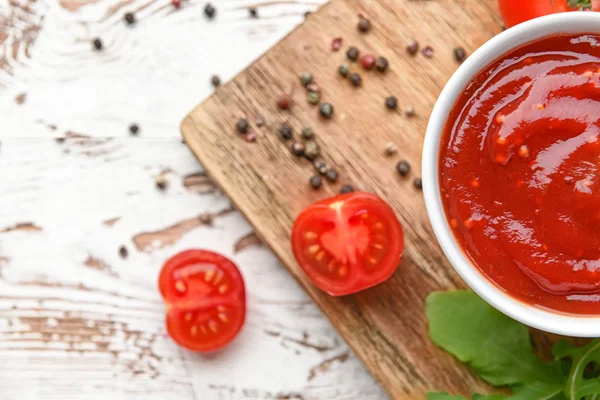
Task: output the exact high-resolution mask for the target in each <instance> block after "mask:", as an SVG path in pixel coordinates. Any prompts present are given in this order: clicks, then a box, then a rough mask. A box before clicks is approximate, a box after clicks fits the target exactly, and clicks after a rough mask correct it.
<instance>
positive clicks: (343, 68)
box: [338, 63, 350, 78]
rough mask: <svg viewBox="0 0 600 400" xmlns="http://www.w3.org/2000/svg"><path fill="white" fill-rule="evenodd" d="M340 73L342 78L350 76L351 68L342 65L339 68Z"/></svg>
mask: <svg viewBox="0 0 600 400" xmlns="http://www.w3.org/2000/svg"><path fill="white" fill-rule="evenodd" d="M338 72H339V73H340V75H341V76H343V77H344V78H345V77H347V76H348V72H350V66H349V65H348V64H346V63H344V64H342V65H340V67H339V68H338Z"/></svg>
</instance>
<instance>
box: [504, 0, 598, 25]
mask: <svg viewBox="0 0 600 400" xmlns="http://www.w3.org/2000/svg"><path fill="white" fill-rule="evenodd" d="M499 7H500V14H501V15H502V19H503V20H504V24H505V25H506V27H507V28H510V27H513V26H515V25H518V24H520V23H521V22H525V21H529V20H530V19H534V18H537V17H542V16H544V15H549V14H556V13H560V12H566V11H579V8H577V7H569V6H568V4H567V0H527V1H523V0H499ZM592 11H600V1H599V0H593V1H592Z"/></svg>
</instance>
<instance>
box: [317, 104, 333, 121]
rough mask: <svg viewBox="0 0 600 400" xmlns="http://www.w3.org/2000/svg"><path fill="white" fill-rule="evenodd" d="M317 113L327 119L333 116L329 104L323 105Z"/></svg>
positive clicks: (331, 107)
mask: <svg viewBox="0 0 600 400" xmlns="http://www.w3.org/2000/svg"><path fill="white" fill-rule="evenodd" d="M319 112H320V113H321V116H322V117H323V118H327V119H329V118H331V116H332V115H333V106H332V105H331V104H329V103H323V104H321V106H320V107H319Z"/></svg>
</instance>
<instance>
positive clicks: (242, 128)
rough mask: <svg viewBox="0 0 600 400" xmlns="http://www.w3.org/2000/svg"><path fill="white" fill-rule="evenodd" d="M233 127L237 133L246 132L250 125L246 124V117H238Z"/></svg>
mask: <svg viewBox="0 0 600 400" xmlns="http://www.w3.org/2000/svg"><path fill="white" fill-rule="evenodd" d="M235 127H236V129H237V130H238V132H239V133H246V132H248V128H249V127H250V125H249V124H248V120H247V119H245V118H240V119H238V122H237V123H236V124H235Z"/></svg>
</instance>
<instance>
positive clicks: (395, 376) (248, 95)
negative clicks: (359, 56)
mask: <svg viewBox="0 0 600 400" xmlns="http://www.w3.org/2000/svg"><path fill="white" fill-rule="evenodd" d="M495 3H496V2H495V1H494V0H437V1H410V0H377V1H366V0H365V1H360V0H349V1H343V0H332V1H331V2H330V3H329V4H327V5H326V6H324V7H323V8H322V9H320V10H319V11H318V12H317V13H315V14H313V15H311V16H310V17H309V18H307V21H306V22H305V23H304V24H303V25H301V26H300V27H299V28H298V29H296V30H295V31H293V32H292V33H291V34H290V35H289V36H287V37H286V38H285V39H284V40H283V41H282V42H280V43H279V44H278V45H276V46H275V47H274V48H273V49H271V50H270V51H269V52H268V53H267V54H265V55H264V56H263V57H261V58H260V59H259V60H257V61H256V62H255V63H254V64H253V65H251V66H250V67H249V68H248V69H247V70H245V71H244V72H242V73H241V74H240V75H238V76H237V77H236V78H235V79H233V80H232V81H231V82H229V83H228V84H227V85H224V86H222V87H220V88H219V89H218V90H217V91H216V93H215V94H214V95H213V96H212V97H211V98H209V99H208V100H207V101H205V102H204V103H203V104H201V105H200V106H198V107H197V108H196V109H195V110H193V111H192V112H191V113H190V114H189V115H188V116H187V117H186V119H185V120H184V121H183V124H182V133H183V136H184V138H185V141H186V142H187V144H188V145H189V147H190V148H191V150H192V151H193V152H194V154H195V155H196V156H197V158H198V160H199V161H200V162H201V163H202V165H203V166H204V167H205V168H206V170H207V171H208V172H209V173H210V175H211V176H212V177H213V179H214V180H215V181H216V182H217V184H218V185H220V186H221V187H222V189H223V190H224V191H225V193H226V194H227V195H228V196H229V197H230V198H231V200H232V201H233V203H234V204H235V206H236V207H237V208H238V209H239V210H240V211H241V212H242V213H243V214H244V215H245V216H246V217H247V218H248V220H249V221H250V223H251V224H252V225H253V226H254V227H255V228H256V231H257V233H258V235H259V236H260V237H261V238H262V239H263V240H264V241H265V243H267V244H268V246H269V247H270V248H271V249H272V250H273V251H274V252H275V254H276V255H277V256H278V257H279V258H280V259H281V261H282V262H283V264H284V265H285V266H286V267H287V268H288V269H289V270H290V272H291V273H292V275H293V276H294V277H295V278H296V279H297V280H298V281H300V283H301V284H302V286H303V287H304V288H305V289H306V290H307V292H308V293H309V294H310V296H311V297H312V298H313V299H314V301H315V302H316V303H317V304H318V305H319V306H320V307H321V308H322V309H323V310H324V312H325V313H326V315H327V316H328V317H329V318H330V320H331V321H332V323H333V324H334V326H335V327H336V329H338V331H339V332H340V333H341V334H342V336H343V337H344V338H345V339H346V340H347V342H348V343H349V345H350V346H351V347H352V349H353V350H354V351H355V352H356V354H357V355H358V356H359V357H360V358H361V360H362V361H363V362H364V363H365V365H366V366H367V368H368V369H369V370H370V371H371V372H372V373H373V375H374V376H375V377H376V379H377V380H378V381H379V382H380V383H381V384H382V386H383V387H384V389H385V390H386V391H387V392H388V393H389V394H390V396H391V397H392V398H395V399H413V398H423V397H424V394H425V393H426V392H427V391H430V390H447V391H450V392H454V393H462V394H465V395H467V394H470V393H472V392H477V391H482V392H489V390H490V389H489V388H488V387H486V386H485V385H483V384H482V383H481V382H479V381H478V380H477V379H476V378H474V377H473V376H472V375H471V373H470V372H469V371H468V369H466V368H465V367H463V366H462V365H460V364H459V363H457V362H456V361H455V360H454V359H452V357H450V356H449V355H447V354H445V353H444V352H443V351H441V350H440V349H438V348H436V347H435V346H434V345H433V344H432V343H431V342H430V340H429V338H428V334H427V322H426V319H425V312H424V302H425V298H426V296H427V295H428V294H429V293H430V292H432V291H434V290H440V289H454V288H458V287H463V286H464V283H463V282H462V281H461V280H460V278H459V277H458V276H457V275H456V273H455V272H454V270H453V269H452V267H451V266H450V265H449V263H448V262H447V260H446V258H445V257H444V255H443V253H442V251H441V249H440V248H439V246H438V245H437V242H436V240H435V238H434V235H433V233H432V230H431V227H430V224H429V222H428V218H427V214H426V210H425V206H424V202H423V198H422V194H421V192H419V191H418V190H416V189H415V188H414V187H413V186H412V179H413V178H415V177H418V176H420V159H421V149H422V141H423V135H424V132H425V128H426V124H427V120H428V117H429V114H430V112H431V109H432V107H433V105H434V103H435V100H436V98H437V96H438V94H439V92H440V91H441V89H442V87H443V85H444V84H445V82H446V81H447V80H448V78H449V77H450V75H451V74H452V72H453V71H454V70H455V69H456V68H457V66H458V64H457V62H456V61H455V60H454V59H453V55H452V53H453V49H454V48H455V47H458V46H461V47H464V48H465V49H466V50H467V52H471V51H473V50H474V49H476V48H477V47H478V46H480V45H481V44H483V43H484V42H485V41H486V40H488V39H489V38H491V37H492V36H494V35H495V34H497V33H499V32H500V31H501V25H500V24H501V22H500V19H499V17H498V14H497V10H496V7H495ZM358 14H363V15H365V16H366V17H368V18H369V19H370V20H371V22H372V25H373V26H372V29H371V31H370V32H369V33H367V34H362V33H360V32H358V31H357V29H356V23H357V20H358V17H357V15H358ZM335 37H341V38H343V41H344V45H343V46H342V49H341V50H340V51H338V52H333V51H332V50H331V40H332V39H333V38H335ZM413 38H414V39H416V40H418V41H419V42H420V44H421V47H423V46H431V47H432V48H433V50H434V55H433V57H432V58H426V57H424V56H423V55H422V54H420V53H419V54H417V55H416V56H414V57H413V56H409V55H408V54H407V53H406V50H405V47H406V42H407V41H408V40H409V39H413ZM351 45H354V46H357V47H358V48H359V49H360V50H361V51H362V52H363V53H366V52H369V53H373V54H376V55H382V56H385V57H387V58H388V60H389V61H390V68H389V70H388V71H387V72H386V73H384V74H381V73H378V72H376V71H370V72H365V71H362V70H361V69H360V68H359V67H358V66H357V65H356V64H352V66H351V68H352V70H356V71H357V72H359V73H360V74H361V75H362V77H363V84H362V87H360V88H356V87H353V86H351V85H350V83H349V82H347V81H346V80H345V79H344V78H342V77H341V76H339V75H338V73H337V68H338V66H339V65H340V64H341V63H342V62H346V57H345V50H346V49H347V47H348V46H351ZM302 71H310V72H312V73H313V75H314V77H315V80H316V81H317V82H318V84H319V86H320V87H321V92H322V101H324V102H329V103H331V104H333V106H334V107H335V112H334V116H333V118H332V119H329V120H325V119H323V118H321V117H320V116H319V111H318V106H312V105H310V104H308V103H307V101H306V92H305V90H304V88H302V86H301V85H300V82H299V79H298V76H299V74H300V73H301V72H302ZM281 93H288V94H290V95H291V96H292V98H293V100H294V103H295V104H294V106H293V107H291V109H289V110H279V109H278V108H277V107H276V101H277V98H278V96H279V95H280V94H281ZM389 95H394V96H396V97H397V98H398V102H399V105H400V108H401V109H403V110H405V109H406V108H407V107H409V106H410V107H413V108H414V109H415V111H416V115H415V116H414V117H412V118H410V117H407V116H406V115H405V114H404V113H403V112H401V111H396V112H392V111H390V110H388V109H386V107H385V106H384V101H385V98H386V97H387V96H389ZM258 116H262V117H264V119H265V120H266V125H265V126H262V127H258V126H256V124H255V122H254V121H255V119H256V118H257V117H258ZM241 117H244V118H247V119H248V120H249V121H250V123H251V127H252V129H253V130H254V131H255V132H256V134H257V137H258V138H257V141H256V142H254V143H248V142H246V141H245V140H244V139H243V138H242V137H240V136H239V135H238V134H237V133H236V131H235V123H236V121H237V119H238V118H241ZM283 123H288V124H290V125H291V126H292V127H293V129H294V135H295V138H294V140H292V141H289V142H285V141H283V140H281V138H280V137H279V135H278V134H277V129H278V128H279V127H280V126H281V124H283ZM305 126H312V127H313V128H314V129H315V131H316V134H317V142H318V143H319V144H320V146H321V149H322V155H323V158H324V159H325V161H326V162H327V163H328V164H330V165H332V166H335V167H336V168H337V169H338V170H339V172H340V179H339V181H338V183H336V184H325V185H324V187H323V188H322V189H321V190H318V191H315V190H312V189H311V188H310V186H309V184H308V181H309V178H310V176H311V175H313V174H314V169H313V167H312V166H311V164H310V162H309V161H307V160H305V159H298V158H296V157H294V156H293V155H292V154H291V152H290V150H289V147H290V145H291V143H292V142H293V141H295V140H297V141H300V140H301V139H300V137H299V133H300V130H301V129H302V127H305ZM390 142H391V143H395V144H396V146H397V147H398V149H399V152H398V154H396V155H394V156H392V157H389V156H386V155H384V148H385V146H386V144H387V143H390ZM400 159H405V160H408V161H409V162H410V164H411V165H412V167H413V169H412V172H411V175H410V176H409V177H408V178H402V177H400V176H399V175H398V174H397V172H396V171H395V164H396V163H397V162H398V161H399V160H400ZM344 183H350V184H352V185H354V186H355V187H357V188H359V189H361V190H366V191H372V192H375V193H377V194H378V195H380V196H381V197H382V198H384V199H385V200H386V201H388V202H389V203H390V204H391V205H392V207H393V208H394V209H395V211H396V212H397V214H398V216H399V217H400V219H401V221H402V223H403V225H404V228H405V236H406V237H405V244H406V250H405V252H404V255H403V258H402V262H401V265H400V268H399V269H398V270H397V272H396V273H395V274H394V275H393V277H392V278H391V279H390V280H388V281H387V282H385V283H384V284H382V285H379V286H377V287H376V288H373V289H370V290H368V291H366V292H363V293H359V294H356V295H352V296H346V297H343V298H333V297H330V296H328V295H326V294H324V293H323V292H321V291H320V290H319V289H317V288H316V287H315V286H313V285H312V284H311V282H310V281H309V280H308V279H307V278H306V276H305V275H304V274H303V273H302V271H301V270H300V269H299V267H298V266H297V264H296V262H295V260H294V257H293V255H292V252H291V247H290V244H289V234H290V229H291V226H292V223H293V220H294V218H295V216H296V215H297V214H298V213H299V212H300V211H301V210H302V209H303V208H304V207H306V206H307V205H308V204H310V203H312V202H314V201H316V200H319V199H323V198H326V197H329V196H331V195H334V194H336V193H337V192H338V191H339V189H340V186H341V184H344Z"/></svg>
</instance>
